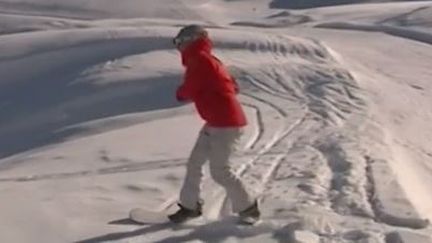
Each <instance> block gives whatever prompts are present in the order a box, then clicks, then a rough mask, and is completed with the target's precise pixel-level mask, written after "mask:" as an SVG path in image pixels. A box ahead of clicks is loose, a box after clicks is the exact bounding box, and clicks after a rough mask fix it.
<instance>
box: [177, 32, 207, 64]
mask: <svg viewBox="0 0 432 243" xmlns="http://www.w3.org/2000/svg"><path fill="white" fill-rule="evenodd" d="M212 49H213V43H212V41H211V40H210V39H209V38H207V37H202V38H199V39H198V40H196V41H194V42H192V43H191V44H189V46H187V47H186V48H185V49H184V50H183V51H181V56H182V63H183V65H184V66H187V63H188V61H189V60H190V59H191V58H193V57H194V56H196V55H198V54H199V53H202V52H205V53H208V54H210V53H211V51H212Z"/></svg>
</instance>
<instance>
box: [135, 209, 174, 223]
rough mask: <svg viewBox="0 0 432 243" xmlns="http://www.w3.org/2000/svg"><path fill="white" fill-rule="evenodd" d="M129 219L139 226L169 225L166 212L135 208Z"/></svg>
mask: <svg viewBox="0 0 432 243" xmlns="http://www.w3.org/2000/svg"><path fill="white" fill-rule="evenodd" d="M129 219H130V220H132V221H133V222H135V223H138V224H163V223H169V222H170V220H169V219H168V215H166V214H165V213H164V212H155V211H149V210H145V209H143V208H134V209H132V210H131V211H130V212H129Z"/></svg>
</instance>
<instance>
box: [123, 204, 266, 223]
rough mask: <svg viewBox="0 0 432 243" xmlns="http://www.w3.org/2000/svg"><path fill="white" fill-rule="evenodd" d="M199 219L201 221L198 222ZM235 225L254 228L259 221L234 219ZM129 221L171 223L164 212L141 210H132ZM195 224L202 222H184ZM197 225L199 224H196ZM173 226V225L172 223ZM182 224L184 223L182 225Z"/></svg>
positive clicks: (195, 219) (194, 220)
mask: <svg viewBox="0 0 432 243" xmlns="http://www.w3.org/2000/svg"><path fill="white" fill-rule="evenodd" d="M200 218H201V220H199V219H200ZM235 218H236V220H235V222H236V224H238V225H245V226H254V225H258V224H259V223H260V222H261V220H260V219H254V218H243V219H239V218H237V217H235ZM129 219H130V220H132V221H133V222H135V223H138V224H165V223H172V222H171V221H170V220H169V218H168V215H167V214H166V212H163V211H162V212H158V211H151V210H146V209H143V208H134V209H132V210H131V211H130V212H129ZM191 221H192V222H197V221H202V217H199V218H194V219H190V220H188V221H186V222H185V223H188V222H191ZM198 223H199V222H198ZM173 224H174V223H173ZM183 224H184V223H183Z"/></svg>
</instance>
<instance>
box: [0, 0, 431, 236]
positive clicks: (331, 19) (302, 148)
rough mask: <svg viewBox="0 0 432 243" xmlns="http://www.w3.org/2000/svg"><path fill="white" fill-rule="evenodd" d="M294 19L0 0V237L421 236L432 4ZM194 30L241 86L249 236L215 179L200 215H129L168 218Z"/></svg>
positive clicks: (291, 14)
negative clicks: (181, 89)
mask: <svg viewBox="0 0 432 243" xmlns="http://www.w3.org/2000/svg"><path fill="white" fill-rule="evenodd" d="M293 2H295V1H292V3H293ZM310 2H311V3H312V2H314V1H310ZM340 2H342V1H340ZM340 2H338V3H340ZM314 6H316V5H314ZM290 7H292V6H290V5H289V4H286V2H285V1H270V0H267V1H265V0H262V1H258V0H249V1H246V0H237V1H228V0H225V1H224V0H205V1H198V0H187V1H186V0H183V1H181V0H177V1H175V0H164V1H156V0H153V1H151V0H123V1H117V0H74V1H69V0H56V1H52V0H2V1H0V23H1V24H0V77H1V79H0V195H1V203H0V218H1V224H0V241H1V242H24V243H26V242H45V243H50V242H189V241H191V242H308V243H312V242H324V243H327V242H328V243H330V242H335V243H348V242H377V243H395V242H404V243H414V242H415V243H423V242H428V243H430V242H432V239H431V238H432V229H431V227H430V226H429V221H430V220H432V146H431V145H432V142H431V137H432V83H431V80H432V46H431V45H432V2H429V1H422V2H393V3H367V4H351V5H340V6H329V7H318V8H309V9H303V10H292V9H289V8H290ZM191 23H198V24H203V25H205V26H206V27H207V28H208V30H209V32H210V35H211V38H212V39H213V41H214V43H215V54H216V55H217V56H218V57H219V58H220V59H221V60H223V61H224V63H225V64H226V65H227V66H228V68H229V70H230V71H231V73H232V75H233V76H234V77H235V78H236V80H237V81H238V83H239V85H240V87H241V94H240V95H239V99H240V100H241V103H242V104H243V107H244V108H245V111H246V113H247V117H248V120H249V125H248V126H247V128H246V133H245V135H244V137H243V138H242V142H241V149H240V150H239V151H238V152H237V154H236V156H235V157H234V158H233V165H234V166H233V167H234V168H233V169H234V170H235V173H237V174H238V175H239V176H241V178H242V179H243V180H244V181H245V183H246V185H247V186H248V187H249V188H250V189H251V190H252V191H253V192H254V193H255V194H256V195H257V196H259V198H260V201H261V204H260V207H261V210H262V214H263V220H262V222H261V223H260V224H259V225H256V226H253V227H243V226H238V225H236V224H235V217H234V216H233V214H232V212H231V208H230V202H229V200H228V199H227V198H226V195H225V193H224V191H223V189H222V188H221V187H220V186H218V185H217V184H215V182H214V181H212V180H211V178H209V177H206V179H205V183H204V187H203V195H202V196H203V199H204V201H205V204H204V216H203V217H201V218H199V219H196V220H193V221H191V222H190V223H186V224H185V225H182V226H172V225H170V224H156V225H136V224H132V223H131V222H130V221H128V220H127V217H128V212H129V210H130V209H132V208H137V207H142V208H147V209H152V210H155V211H163V212H164V213H168V212H172V211H174V210H176V200H177V197H178V192H179V189H180V186H181V184H182V180H183V177H184V174H185V164H186V163H187V158H188V155H189V152H190V150H191V149H192V146H193V144H194V142H195V139H196V137H197V134H198V131H199V129H200V128H201V126H202V125H203V121H202V120H200V118H199V117H198V116H197V114H196V113H195V111H194V107H193V105H191V104H183V103H179V102H177V101H176V100H175V95H174V92H175V90H176V88H177V87H178V85H180V83H181V81H182V73H183V67H182V66H181V60H180V56H179V53H178V52H177V51H176V50H175V49H174V48H173V46H172V44H171V39H172V37H173V36H174V35H175V34H176V33H177V31H178V30H179V29H180V28H181V27H182V26H185V25H187V24H191Z"/></svg>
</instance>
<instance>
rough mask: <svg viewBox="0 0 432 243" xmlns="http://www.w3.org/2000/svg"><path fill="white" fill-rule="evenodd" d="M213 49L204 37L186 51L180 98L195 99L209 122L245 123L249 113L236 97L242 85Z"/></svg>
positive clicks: (199, 111) (237, 124)
mask: <svg viewBox="0 0 432 243" xmlns="http://www.w3.org/2000/svg"><path fill="white" fill-rule="evenodd" d="M211 49H212V43H211V41H210V40H209V39H208V38H201V39H198V40H196V41H195V42H193V43H192V44H190V45H189V46H188V47H187V48H186V49H185V50H183V51H182V53H181V54H182V61H183V65H184V66H185V67H186V73H185V75H184V80H183V84H182V85H181V86H180V87H179V88H178V89H177V99H178V100H179V101H188V100H190V101H193V102H194V103H195V107H196V109H197V111H198V113H199V114H200V116H201V117H202V118H203V119H204V120H205V121H206V122H207V124H208V125H209V126H212V127H242V126H245V125H246V124H247V121H246V116H245V114H244V112H243V109H242V107H241V105H240V103H239V101H238V100H237V98H236V94H237V93H238V86H237V84H236V82H235V80H234V79H233V78H232V77H231V76H230V75H229V73H228V72H227V70H226V69H225V67H224V66H223V64H222V63H221V62H220V61H219V60H218V59H217V58H216V57H214V56H213V55H212V53H211Z"/></svg>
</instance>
